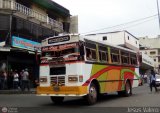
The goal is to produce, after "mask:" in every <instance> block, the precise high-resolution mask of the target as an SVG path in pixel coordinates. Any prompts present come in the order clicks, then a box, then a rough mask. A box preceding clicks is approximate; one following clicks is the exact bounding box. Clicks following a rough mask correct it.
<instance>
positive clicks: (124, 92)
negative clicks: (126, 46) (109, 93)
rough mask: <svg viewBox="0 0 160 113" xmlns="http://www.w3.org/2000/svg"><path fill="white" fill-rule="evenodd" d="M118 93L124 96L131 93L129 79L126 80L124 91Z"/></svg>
mask: <svg viewBox="0 0 160 113" xmlns="http://www.w3.org/2000/svg"><path fill="white" fill-rule="evenodd" d="M118 95H119V96H125V97H128V96H131V95H132V87H131V84H130V82H129V81H127V82H126V84H125V90H124V91H118Z"/></svg>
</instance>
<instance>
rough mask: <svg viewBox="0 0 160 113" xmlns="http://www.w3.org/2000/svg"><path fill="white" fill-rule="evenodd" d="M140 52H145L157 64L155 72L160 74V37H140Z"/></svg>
mask: <svg viewBox="0 0 160 113" xmlns="http://www.w3.org/2000/svg"><path fill="white" fill-rule="evenodd" d="M139 42H140V45H141V47H140V51H142V52H144V53H145V54H147V55H148V56H150V57H151V58H153V60H154V62H155V70H156V71H157V72H158V73H160V36H157V37H156V38H149V37H140V38H139Z"/></svg>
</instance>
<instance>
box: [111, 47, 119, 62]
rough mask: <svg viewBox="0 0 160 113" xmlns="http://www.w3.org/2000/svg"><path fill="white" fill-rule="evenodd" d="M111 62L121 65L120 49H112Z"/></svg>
mask: <svg viewBox="0 0 160 113" xmlns="http://www.w3.org/2000/svg"><path fill="white" fill-rule="evenodd" d="M111 60H112V63H119V61H120V60H119V50H118V49H111Z"/></svg>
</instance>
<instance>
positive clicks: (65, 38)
mask: <svg viewBox="0 0 160 113" xmlns="http://www.w3.org/2000/svg"><path fill="white" fill-rule="evenodd" d="M69 40H70V37H69V36H63V37H54V38H50V39H48V44H53V43H58V42H65V41H69Z"/></svg>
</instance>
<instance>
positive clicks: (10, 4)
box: [0, 0, 63, 31]
mask: <svg viewBox="0 0 160 113" xmlns="http://www.w3.org/2000/svg"><path fill="white" fill-rule="evenodd" d="M0 9H9V10H12V11H17V12H20V13H22V14H24V15H27V16H28V17H30V18H35V19H37V20H39V21H40V22H42V23H46V24H48V25H51V26H52V28H55V29H58V30H60V31H63V25H62V23H61V22H58V21H56V20H54V19H52V18H49V17H48V15H45V14H41V13H39V12H37V11H35V10H32V9H30V8H28V7H26V6H24V5H22V4H19V3H17V2H14V1H13V0H0Z"/></svg>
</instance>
